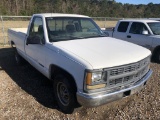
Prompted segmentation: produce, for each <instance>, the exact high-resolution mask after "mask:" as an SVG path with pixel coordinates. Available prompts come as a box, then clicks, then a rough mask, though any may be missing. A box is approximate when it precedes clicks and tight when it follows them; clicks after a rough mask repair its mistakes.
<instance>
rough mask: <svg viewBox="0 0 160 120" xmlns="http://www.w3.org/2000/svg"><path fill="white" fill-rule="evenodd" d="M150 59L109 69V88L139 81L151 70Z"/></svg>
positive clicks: (106, 76)
mask: <svg viewBox="0 0 160 120" xmlns="http://www.w3.org/2000/svg"><path fill="white" fill-rule="evenodd" d="M149 63H150V57H147V58H145V59H144V60H142V61H139V62H137V63H133V64H130V65H125V66H120V67H115V68H111V69H107V70H106V71H107V72H106V74H107V75H105V78H103V79H106V80H107V86H110V87H112V86H117V85H122V84H123V85H124V84H131V83H135V82H137V81H139V80H140V79H141V78H142V77H143V76H144V75H145V74H146V73H147V72H148V70H149Z"/></svg>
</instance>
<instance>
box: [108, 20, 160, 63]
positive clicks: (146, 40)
mask: <svg viewBox="0 0 160 120" xmlns="http://www.w3.org/2000/svg"><path fill="white" fill-rule="evenodd" d="M105 33H107V34H108V35H109V36H110V37H114V38H118V39H121V40H125V41H128V42H132V43H135V44H138V45H141V46H143V47H146V48H148V49H149V50H151V52H152V59H154V60H156V62H158V63H160V22H159V21H155V20H149V19H146V20H145V19H137V20H135V19H132V20H131V19H130V20H129V19H128V20H127V19H126V20H120V21H118V22H117V25H116V26H115V28H113V29H112V30H106V31H105Z"/></svg>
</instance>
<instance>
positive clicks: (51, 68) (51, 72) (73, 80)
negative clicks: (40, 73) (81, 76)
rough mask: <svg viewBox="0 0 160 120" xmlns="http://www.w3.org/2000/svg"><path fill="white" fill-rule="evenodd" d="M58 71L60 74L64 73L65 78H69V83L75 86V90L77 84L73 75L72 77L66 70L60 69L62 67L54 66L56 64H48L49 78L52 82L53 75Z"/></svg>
mask: <svg viewBox="0 0 160 120" xmlns="http://www.w3.org/2000/svg"><path fill="white" fill-rule="evenodd" d="M58 73H62V74H64V75H65V76H66V77H67V78H69V80H71V84H72V85H73V86H75V90H76V91H77V84H76V82H75V79H74V77H73V76H72V75H71V74H70V73H68V72H67V71H66V70H64V69H62V68H60V67H58V66H56V65H51V66H50V79H51V80H52V81H53V82H54V77H55V75H56V74H58Z"/></svg>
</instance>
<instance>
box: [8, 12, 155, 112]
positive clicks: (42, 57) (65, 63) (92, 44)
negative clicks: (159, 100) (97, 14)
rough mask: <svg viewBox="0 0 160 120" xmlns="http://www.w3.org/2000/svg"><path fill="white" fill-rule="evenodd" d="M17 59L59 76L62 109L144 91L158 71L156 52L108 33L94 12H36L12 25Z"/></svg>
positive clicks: (52, 76) (57, 92)
mask: <svg viewBox="0 0 160 120" xmlns="http://www.w3.org/2000/svg"><path fill="white" fill-rule="evenodd" d="M8 36H9V40H10V43H11V45H12V47H14V48H15V51H16V52H15V59H16V62H17V63H21V62H22V60H23V59H25V60H26V61H28V62H29V63H30V64H31V65H32V66H34V67H35V68H36V69H37V70H38V71H40V72H41V73H42V74H43V75H45V76H46V77H47V78H49V79H50V80H52V81H53V87H54V94H55V97H56V100H57V103H58V105H59V107H60V109H61V110H62V111H63V112H64V113H72V112H73V110H74V108H75V107H76V106H77V105H83V106H87V107H94V106H99V105H103V104H106V103H109V102H112V101H115V100H118V99H121V98H123V97H125V96H129V95H131V94H134V93H136V92H138V91H140V90H141V89H142V88H143V86H144V85H145V84H146V82H147V80H148V79H149V78H150V76H151V74H152V70H151V69H150V56H151V52H150V51H149V50H147V49H146V48H143V47H141V46H138V45H135V44H132V43H129V42H125V41H122V40H118V39H115V38H110V37H106V36H105V34H104V33H103V32H102V31H101V30H100V28H99V27H98V26H97V24H96V23H95V22H94V21H93V20H92V19H91V18H90V17H88V16H83V15H72V14H56V13H46V14H34V15H33V17H32V18H31V21H30V24H29V26H28V29H27V28H10V29H9V30H8Z"/></svg>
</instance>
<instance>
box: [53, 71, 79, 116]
mask: <svg viewBox="0 0 160 120" xmlns="http://www.w3.org/2000/svg"><path fill="white" fill-rule="evenodd" d="M69 79H70V78H68V77H66V76H65V75H63V74H57V75H56V76H55V79H54V93H55V97H56V100H57V103H58V106H59V107H60V109H61V110H62V112H64V113H65V114H71V113H73V111H74V108H75V107H76V105H77V100H76V90H75V87H76V86H74V85H73V84H72V81H71V80H70V81H69Z"/></svg>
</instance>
